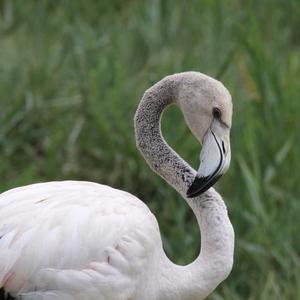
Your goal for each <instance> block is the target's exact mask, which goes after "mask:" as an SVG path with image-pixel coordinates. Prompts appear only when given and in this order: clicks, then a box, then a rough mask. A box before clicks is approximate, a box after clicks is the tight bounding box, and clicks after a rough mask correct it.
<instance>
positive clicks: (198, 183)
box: [186, 174, 222, 198]
mask: <svg viewBox="0 0 300 300" xmlns="http://www.w3.org/2000/svg"><path fill="white" fill-rule="evenodd" d="M221 176H222V174H220V175H217V176H207V177H198V176H196V177H195V179H194V181H193V183H192V184H191V186H190V187H189V188H188V190H187V192H186V196H187V198H194V197H197V196H199V195H200V194H202V193H204V192H206V191H207V190H208V189H209V188H210V187H211V186H213V185H214V184H215V183H216V182H217V181H218V180H219V178H220V177H221Z"/></svg>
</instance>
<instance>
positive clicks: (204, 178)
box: [186, 126, 231, 198]
mask: <svg viewBox="0 0 300 300" xmlns="http://www.w3.org/2000/svg"><path fill="white" fill-rule="evenodd" d="M214 127H215V126H214ZM217 132H219V134H218V133H217ZM230 158H231V154H230V143H229V131H228V130H226V131H224V130H220V128H219V130H215V132H214V130H213V129H212V128H210V129H209V130H208V132H207V133H206V135H205V136H204V139H203V146H202V150H201V153H200V167H199V170H198V172H197V175H196V177H195V179H194V181H193V183H192V184H191V186H190V187H189V188H188V190H187V194H186V196H187V197H188V198H193V197H197V196H199V195H200V194H202V193H204V192H206V191H207V190H208V189H209V188H210V187H211V186H213V185H214V184H215V183H216V182H217V181H218V180H219V179H220V177H221V176H222V175H223V174H224V173H225V172H226V171H227V170H228V168H229V164H230Z"/></svg>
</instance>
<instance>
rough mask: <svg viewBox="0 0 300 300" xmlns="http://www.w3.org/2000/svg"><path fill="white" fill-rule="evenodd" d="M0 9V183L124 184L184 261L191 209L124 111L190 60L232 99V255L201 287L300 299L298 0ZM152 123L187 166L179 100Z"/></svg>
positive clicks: (191, 143)
mask: <svg viewBox="0 0 300 300" xmlns="http://www.w3.org/2000/svg"><path fill="white" fill-rule="evenodd" d="M0 10H1V16H0V104H1V106H0V107H1V109H0V161H1V163H0V178H1V186H0V187H1V191H4V190H6V189H9V188H12V187H15V186H19V185H24V184H29V183H32V182H37V181H46V180H59V179H70V178H72V179H80V180H91V181H96V182H102V183H106V184H109V185H112V186H115V187H118V188H121V189H125V190H127V191H129V192H131V193H133V194H136V195H137V196H139V197H140V198H141V199H143V200H144V201H145V202H147V204H148V205H149V206H150V207H151V209H152V211H153V212H154V213H155V215H156V216H157V218H158V220H159V223H160V227H161V231H162V234H163V239H164V246H165V249H166V251H167V253H168V255H169V256H170V257H171V258H172V259H173V260H174V261H176V262H178V263H187V262H190V261H191V260H192V259H193V258H194V257H195V256H196V255H197V252H198V247H199V236H198V228H197V224H196V221H195V218H194V217H193V216H192V214H191V212H190V210H189V209H188V208H187V206H186V205H185V204H184V202H183V201H182V200H181V199H180V197H179V196H178V195H177V194H176V193H175V192H174V191H173V190H172V189H171V188H170V187H168V186H167V185H166V183H165V182H164V181H163V180H161V179H160V178H158V177H157V176H156V175H155V174H153V173H152V172H151V171H150V169H149V168H148V166H147V165H146V164H145V162H144V161H143V159H142V158H141V156H140V155H139V153H138V151H137V150H136V147H135V143H134V136H133V122H132V119H133V115H134V112H135V109H136V106H137V104H138V101H139V99H140V97H141V96H142V94H143V92H144V90H145V89H146V88H147V87H149V86H150V85H151V84H152V83H154V82H156V81H157V80H159V79H161V78H162V77H163V76H165V75H167V74H171V73H175V72H180V71H186V70H197V71H201V72H203V73H206V74H209V75H211V76H213V77H217V78H218V79H220V80H221V81H222V82H223V83H224V84H225V85H226V86H227V87H228V89H229V90H230V92H231V94H232V96H233V101H234V116H233V128H232V134H231V143H232V164H231V168H230V170H229V172H228V173H227V174H226V176H224V178H223V179H222V180H221V181H220V183H219V184H217V188H218V190H219V191H220V192H221V193H222V195H223V196H224V198H225V200H226V203H227V205H228V207H229V213H230V217H231V220H232V223H233V226H234V228H235V232H236V248H235V249H236V251H235V264H234V269H233V272H232V274H231V275H230V277H229V278H228V279H227V280H226V281H225V282H224V283H223V284H222V285H221V286H220V287H219V288H218V289H217V290H216V292H215V293H214V294H213V295H212V296H210V298H209V299H211V300H220V299H231V300H237V299H253V300H254V299H262V300H267V299H272V300H274V299H275V300H276V299H278V300H279V299H300V239H299V228H300V218H299V214H300V197H299V195H300V191H299V189H300V185H299V179H300V164H299V156H300V122H299V113H300V101H299V95H300V85H299V78H300V30H299V28H300V2H299V1H297V0H294V1H287V0H285V1H280V0H274V1H273V0H272V1H271V0H263V1H254V0H253V1H229V0H228V1H226V0H224V1H213V0H206V1H200V0H190V1H172V0H169V1H163V0H153V1H138V0H130V1H129V0H128V1H121V0H114V1H113V0H110V1H88V0H86V1H78V0H73V1H71V0H70V1H67V0H64V1H50V0H40V1H29V0H28V1H22V0H19V1H13V0H6V1H4V0H2V1H0ZM175 124H176V126H175ZM163 125H164V126H163V127H164V133H165V136H166V138H167V140H168V141H169V143H170V144H171V145H172V146H173V147H174V148H175V149H176V150H177V151H178V152H179V153H180V154H181V155H182V156H183V157H184V158H185V159H187V160H188V161H189V162H190V163H191V164H192V165H194V166H196V165H197V163H198V154H199V145H198V144H197V143H196V141H195V139H194V138H193V137H192V136H191V135H190V133H189V131H188V129H187V128H186V126H185V125H184V122H183V120H182V117H181V115H180V113H179V112H178V111H177V110H176V109H174V108H171V109H170V110H169V112H168V113H167V114H166V115H165V118H164V124H163Z"/></svg>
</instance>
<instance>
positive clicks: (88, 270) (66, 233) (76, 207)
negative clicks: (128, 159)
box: [0, 181, 161, 300]
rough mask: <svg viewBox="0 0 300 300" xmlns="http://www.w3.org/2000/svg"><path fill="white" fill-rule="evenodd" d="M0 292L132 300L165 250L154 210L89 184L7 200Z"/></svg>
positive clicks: (3, 202) (2, 210)
mask: <svg viewBox="0 0 300 300" xmlns="http://www.w3.org/2000/svg"><path fill="white" fill-rule="evenodd" d="M0 237H1V239H0V287H1V286H2V287H4V288H5V290H6V291H9V292H10V293H11V294H12V295H21V294H22V299H45V300H50V299H60V300H67V299H68V300H71V299H72V300H77V299H78V300H79V299H80V300H84V299H89V300H91V299H128V298H129V297H130V296H131V295H133V293H134V290H135V287H136V279H135V278H136V276H135V275H136V274H137V273H139V272H140V270H141V268H142V269H143V268H147V264H148V263H149V261H150V260H151V255H152V253H153V252H154V248H155V247H157V245H158V244H160V243H161V240H160V234H159V230H158V225H157V222H156V220H155V218H154V216H153V215H152V214H151V212H150V211H149V209H148V208H147V206H146V205H145V204H144V203H143V202H141V201H140V200H139V199H137V198H136V197H134V196H132V195H131V194H129V193H126V192H122V191H119V190H115V189H112V188H110V187H107V186H104V185H99V184H95V183H89V182H74V181H63V182H50V183H41V184H34V185H30V186H26V187H21V188H17V189H13V190H10V191H8V192H5V193H3V194H1V195H0Z"/></svg>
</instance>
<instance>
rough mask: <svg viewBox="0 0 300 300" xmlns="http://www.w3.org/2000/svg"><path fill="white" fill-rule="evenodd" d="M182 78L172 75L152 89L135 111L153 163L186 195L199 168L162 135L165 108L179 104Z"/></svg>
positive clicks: (140, 140) (139, 139)
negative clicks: (196, 169) (190, 164)
mask: <svg viewBox="0 0 300 300" xmlns="http://www.w3.org/2000/svg"><path fill="white" fill-rule="evenodd" d="M178 81H179V80H178V78H177V77H175V76H168V77H166V78H165V79H163V80H161V81H160V82H158V83H157V84H155V85H154V86H153V87H151V88H150V89H148V90H147V91H146V92H145V94H144V96H143V98H142V100H141V102H140V104H139V106H138V109H137V111H136V114H135V120H134V121H135V137H136V143H137V146H138V148H139V149H140V151H141V152H142V154H143V156H144V158H145V160H146V161H147V163H148V164H149V166H150V167H151V168H152V169H153V170H154V171H155V172H156V173H157V174H159V175H160V176H161V177H162V178H163V179H165V180H166V181H167V182H168V183H169V184H170V185H171V186H172V187H173V188H174V189H175V190H176V191H177V192H179V193H180V194H181V195H182V196H183V197H185V195H186V191H187V189H188V187H189V186H190V184H191V183H192V182H193V180H194V178H195V175H196V171H195V170H194V169H192V168H191V167H190V166H189V164H188V163H186V162H185V161H184V160H183V159H182V158H181V157H180V156H179V155H178V154H177V153H176V152H175V151H174V150H173V149H172V148H170V146H169V145H168V144H167V143H166V141H165V140H164V138H163V137H162V134H161V126H160V124H161V122H160V121H161V116H162V112H163V110H164V109H165V108H166V107H167V106H168V105H170V104H173V103H176V98H177V94H178V86H179V82H178Z"/></svg>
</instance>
